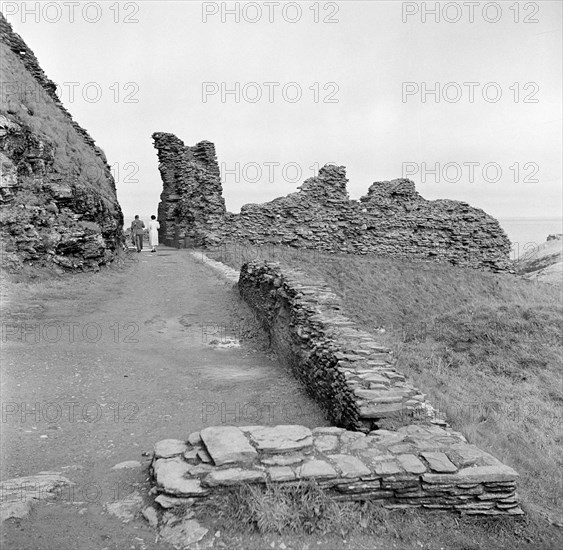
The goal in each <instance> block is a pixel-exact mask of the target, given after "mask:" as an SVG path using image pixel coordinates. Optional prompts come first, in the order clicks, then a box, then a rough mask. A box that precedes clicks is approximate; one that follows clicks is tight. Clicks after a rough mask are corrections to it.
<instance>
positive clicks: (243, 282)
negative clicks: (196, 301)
mask: <svg viewBox="0 0 563 550" xmlns="http://www.w3.org/2000/svg"><path fill="white" fill-rule="evenodd" d="M238 284H239V289H240V292H241V294H242V296H243V297H244V299H245V300H246V301H247V302H248V303H249V304H250V305H251V306H252V307H253V308H254V309H255V311H256V313H257V316H258V318H259V319H260V320H261V321H262V323H263V325H264V328H265V329H266V330H267V332H268V333H269V335H270V338H271V342H272V346H273V347H274V348H275V349H276V351H277V352H278V353H279V354H280V356H281V357H282V358H283V359H285V360H287V361H288V362H289V364H290V365H291V367H292V369H293V371H294V373H295V375H296V376H297V377H298V378H299V379H300V380H302V382H303V383H304V384H305V387H306V388H307V389H308V391H310V393H311V394H312V395H313V397H314V398H315V399H316V400H317V401H318V402H319V403H320V404H321V405H322V406H323V407H324V408H325V410H326V411H327V413H328V416H329V417H330V418H331V419H332V421H333V422H334V423H335V424H338V426H334V427H328V428H325V427H323V428H315V429H313V430H310V429H309V428H306V427H304V426H298V425H288V426H245V427H234V426H218V427H208V428H204V429H203V430H201V431H200V432H194V433H192V434H190V435H189V436H188V437H187V439H186V441H181V440H177V439H166V440H163V441H160V442H158V443H157V444H156V445H155V450H154V455H153V460H152V463H151V475H152V480H153V484H154V487H153V489H152V493H153V494H155V493H156V494H157V496H156V498H155V503H156V504H158V505H159V508H157V511H158V513H157V517H156V518H155V524H156V525H159V526H160V527H161V529H166V526H167V525H168V523H169V522H170V521H171V518H172V519H173V518H174V517H175V516H174V513H173V512H171V510H173V509H174V508H175V507H177V506H187V508H188V512H187V515H186V517H187V518H190V517H192V515H193V513H194V508H195V509H197V507H198V506H200V505H202V504H203V503H205V502H206V501H207V500H209V499H213V498H216V497H217V496H218V495H221V494H222V493H223V492H225V491H227V490H228V489H229V488H230V487H232V486H236V485H239V484H242V483H250V484H266V483H284V484H292V483H300V482H303V481H313V482H315V483H317V484H318V485H319V486H320V487H322V488H323V489H324V490H325V491H326V492H327V494H328V495H329V496H330V497H331V498H333V499H335V500H346V501H357V500H360V501H361V500H378V501H381V504H382V505H383V506H384V507H386V508H399V509H400V508H426V509H442V510H450V511H453V512H459V513H462V514H470V515H487V516H497V515H502V516H507V515H508V516H518V515H521V514H523V512H522V510H521V509H520V506H519V501H518V495H517V493H516V480H517V477H518V474H517V473H516V472H515V471H514V470H513V469H512V468H510V467H508V466H506V465H504V464H502V463H501V462H500V461H499V460H497V459H496V458H495V457H493V456H492V455H490V454H488V453H486V452H484V451H482V450H480V449H478V448H477V447H475V446H474V445H471V444H469V443H468V442H467V440H466V439H465V438H464V437H463V435H461V434H460V433H457V432H454V431H453V430H452V429H451V428H449V427H448V425H447V423H446V422H445V420H444V419H443V418H440V416H441V415H440V413H439V411H436V410H435V409H433V408H432V407H431V406H430V405H429V404H428V403H426V402H425V396H424V394H422V393H421V392H420V391H418V390H417V389H416V388H414V387H413V386H412V385H410V384H409V383H408V382H407V381H406V379H405V377H404V375H402V374H401V373H399V372H398V371H397V370H396V369H395V368H394V360H393V355H392V353H391V351H390V350H389V349H387V348H385V347H383V346H381V345H380V344H378V343H377V342H376V341H375V340H374V338H373V336H372V335H371V334H369V333H367V332H365V331H361V330H358V329H357V328H355V327H354V324H353V323H352V321H351V320H350V319H347V318H346V317H344V316H343V315H342V314H341V312H340V310H341V306H340V301H339V299H338V297H337V296H336V295H335V294H334V293H333V292H331V290H330V288H328V287H327V285H326V284H325V283H323V282H322V281H313V280H311V279H310V278H309V277H308V276H306V275H305V274H303V273H300V272H298V271H291V270H284V271H283V273H282V271H281V269H280V266H279V264H276V263H258V262H251V263H248V264H245V265H244V266H243V267H242V269H241V273H240V278H239V283H238ZM417 422H418V423H417ZM405 424H406V425H405ZM437 424H439V425H437ZM440 425H441V426H440ZM388 426H392V427H393V428H394V429H393V430H389V429H386V427H388ZM346 428H347V429H346ZM155 513H156V512H155ZM161 533H162V531H161Z"/></svg>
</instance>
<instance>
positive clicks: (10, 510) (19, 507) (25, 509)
mask: <svg viewBox="0 0 563 550" xmlns="http://www.w3.org/2000/svg"><path fill="white" fill-rule="evenodd" d="M32 503H33V500H15V501H9V502H0V521H5V520H7V519H24V518H26V517H27V516H28V515H29V513H30V512H31V509H32Z"/></svg>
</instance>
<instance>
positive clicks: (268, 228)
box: [153, 133, 510, 270]
mask: <svg viewBox="0 0 563 550" xmlns="http://www.w3.org/2000/svg"><path fill="white" fill-rule="evenodd" d="M153 139H154V145H155V147H156V149H157V150H158V159H159V169H160V172H161V174H162V180H163V192H162V195H161V204H160V207H159V221H160V223H161V225H163V226H164V227H165V228H166V229H165V230H164V233H162V237H163V241H164V242H165V243H167V244H169V245H176V246H177V245H178V243H179V241H180V240H184V244H185V245H186V246H217V245H222V244H224V243H229V242H239V243H248V244H252V245H271V244H275V245H286V246H291V247H296V248H309V249H315V250H321V251H326V252H332V253H351V254H382V255H389V256H397V257H408V258H416V259H425V260H434V261H444V262H449V263H451V264H453V265H459V266H467V267H474V268H482V269H491V270H504V269H507V268H508V267H509V265H510V263H509V253H510V241H509V240H508V238H507V236H506V234H505V233H504V231H503V230H502V228H501V227H500V225H499V223H498V221H497V220H495V219H494V218H493V217H491V216H489V215H488V214H486V213H485V212H484V211H483V210H481V209H478V208H474V207H472V206H470V205H469V204H467V203H465V202H459V201H452V200H435V201H428V200H426V199H424V198H423V197H422V196H421V195H420V194H419V193H418V192H417V191H416V189H415V184H414V183H413V182H412V181H411V180H408V179H396V180H393V181H384V182H376V183H374V184H373V185H372V186H371V187H370V188H369V189H368V193H367V195H365V196H363V197H362V198H361V199H360V200H359V201H356V200H350V199H349V196H348V192H347V190H346V184H347V182H348V180H347V179H346V171H345V168H344V167H343V166H333V165H327V166H324V167H323V168H321V170H320V171H319V175H318V176H317V177H313V178H309V179H307V180H306V181H305V182H304V183H303V185H302V186H301V187H300V188H299V189H300V190H299V191H298V192H296V193H291V194H290V195H287V196H286V197H281V198H277V199H274V200H273V201H271V202H268V203H265V204H260V205H257V204H247V205H245V206H243V207H242V209H241V212H240V214H232V213H228V212H226V210H225V203H224V199H223V196H222V187H221V180H220V174H219V166H218V164H217V160H216V158H215V148H214V147H213V145H212V144H211V143H210V142H208V141H203V142H200V143H198V144H197V145H195V146H194V147H186V146H184V144H183V142H182V141H181V140H179V139H178V138H177V137H176V136H174V135H173V134H165V133H155V134H153ZM198 151H201V153H200V154H196V152H198Z"/></svg>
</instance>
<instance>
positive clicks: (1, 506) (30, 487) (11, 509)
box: [0, 472, 74, 521]
mask: <svg viewBox="0 0 563 550" xmlns="http://www.w3.org/2000/svg"><path fill="white" fill-rule="evenodd" d="M72 485H74V483H72V482H71V481H70V480H69V479H67V478H66V477H64V476H62V475H61V474H60V473H59V472H39V473H38V474H37V475H33V476H23V477H15V478H12V479H6V480H4V481H2V482H1V483H0V497H1V498H0V517H1V520H2V521H4V520H7V519H10V518H15V519H23V518H25V517H27V515H28V514H29V512H30V511H31V509H32V504H33V503H34V502H39V501H42V500H47V499H50V498H54V497H55V496H56V495H57V494H59V493H60V492H61V491H63V490H65V488H66V487H70V486H72Z"/></svg>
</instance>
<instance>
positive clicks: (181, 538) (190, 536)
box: [159, 519, 208, 548]
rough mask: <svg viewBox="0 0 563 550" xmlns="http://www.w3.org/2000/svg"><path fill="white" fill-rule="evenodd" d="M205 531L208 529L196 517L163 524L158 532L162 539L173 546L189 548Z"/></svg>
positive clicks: (203, 535)
mask: <svg viewBox="0 0 563 550" xmlns="http://www.w3.org/2000/svg"><path fill="white" fill-rule="evenodd" d="M207 532H208V529H207V528H206V527H203V526H202V525H201V524H200V523H199V522H198V521H197V520H196V519H181V520H179V521H177V522H169V523H167V524H165V525H164V526H163V527H162V529H160V532H159V534H160V537H161V538H162V540H164V541H165V542H167V543H168V544H170V545H172V546H173V547H174V548H190V547H191V545H193V544H195V543H197V542H199V541H200V540H201V539H202V538H203V537H205V535H206V534H207Z"/></svg>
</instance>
